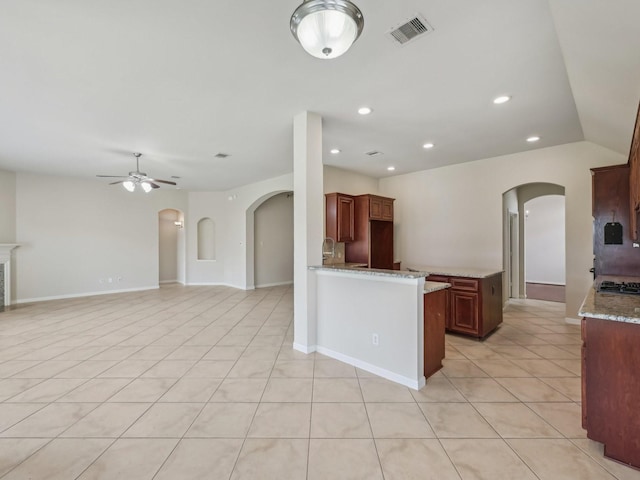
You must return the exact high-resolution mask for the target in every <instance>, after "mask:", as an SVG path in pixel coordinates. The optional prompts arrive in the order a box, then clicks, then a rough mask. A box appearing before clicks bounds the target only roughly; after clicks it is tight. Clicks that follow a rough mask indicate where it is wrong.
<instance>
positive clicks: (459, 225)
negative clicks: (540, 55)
mask: <svg viewBox="0 0 640 480" xmlns="http://www.w3.org/2000/svg"><path fill="white" fill-rule="evenodd" d="M625 161H626V159H625V158H624V157H623V156H622V155H620V154H618V153H615V152H612V151H611V150H608V149H605V148H602V147H599V146H597V145H595V144H592V143H589V142H577V143H572V144H567V145H561V146H557V147H550V148H544V149H538V150H532V151H528V152H522V153H518V154H514V155H505V156H501V157H495V158H490V159H485V160H478V161H475V162H471V163H465V164H459V165H453V166H450V167H443V168H438V169H433V170H425V171H422V172H417V173H413V174H407V175H400V176H396V177H391V178H385V179H381V180H380V193H381V194H382V195H386V196H390V197H394V198H396V199H397V200H396V203H395V206H396V208H395V218H396V219H395V244H396V248H397V250H396V257H397V258H400V259H402V262H403V265H406V266H408V267H410V266H411V264H416V265H435V266H461V267H464V266H468V267H481V268H495V269H502V268H503V265H502V252H503V246H502V241H503V225H502V218H503V210H502V208H503V207H502V201H503V198H502V194H503V193H504V192H506V191H508V190H510V189H511V188H513V187H516V186H518V185H523V184H527V183H534V182H543V183H555V184H558V185H561V186H564V187H565V194H566V239H567V249H566V275H567V276H566V281H567V310H566V314H567V317H572V318H577V311H578V309H579V307H580V305H581V303H582V300H583V298H584V296H585V295H586V293H587V290H588V288H589V287H590V285H591V283H592V277H591V274H590V273H589V268H591V266H592V257H593V255H592V251H593V248H592V217H591V172H590V171H589V169H590V168H591V167H597V166H604V165H612V164H618V163H624V162H625Z"/></svg>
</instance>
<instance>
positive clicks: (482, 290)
mask: <svg viewBox="0 0 640 480" xmlns="http://www.w3.org/2000/svg"><path fill="white" fill-rule="evenodd" d="M427 280H430V281H434V282H446V283H450V284H451V288H450V289H448V291H447V293H448V297H449V298H448V308H447V311H446V319H445V326H446V329H447V330H448V331H450V332H454V333H462V334H465V335H471V336H474V337H478V338H484V337H485V336H487V335H488V334H489V333H491V332H492V331H493V330H495V329H496V327H497V326H498V325H500V324H501V323H502V273H497V274H495V275H491V276H488V277H484V278H469V277H451V276H446V275H429V276H428V277H427Z"/></svg>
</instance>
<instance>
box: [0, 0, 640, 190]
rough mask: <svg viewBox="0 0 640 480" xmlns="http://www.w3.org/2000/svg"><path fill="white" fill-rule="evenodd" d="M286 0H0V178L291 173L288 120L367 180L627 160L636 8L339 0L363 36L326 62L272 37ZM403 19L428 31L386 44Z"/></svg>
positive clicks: (549, 2) (230, 183)
mask: <svg viewBox="0 0 640 480" xmlns="http://www.w3.org/2000/svg"><path fill="white" fill-rule="evenodd" d="M300 1H301V0H274V1H272V2H266V1H264V0H260V1H258V0H248V1H246V2H240V1H232V0H189V1H188V2H185V1H178V0H94V1H87V0H56V1H55V2H52V1H47V0H2V1H1V2H0V11H1V15H0V168H2V169H7V170H13V171H27V172H38V173H44V174H53V175H67V176H78V177H84V178H92V179H95V175H96V174H107V175H122V174H125V173H127V172H128V171H129V170H132V169H133V167H134V166H135V162H134V158H133V156H132V155H131V153H132V152H135V151H140V152H142V153H143V154H144V156H143V157H142V159H141V169H142V170H143V171H146V172H147V173H149V174H150V175H152V176H154V177H156V178H167V179H168V178H169V177H170V176H172V175H177V176H180V177H182V178H181V179H180V180H178V182H179V186H180V187H181V188H184V189H188V190H206V191H215V190H225V189H230V188H233V187H236V186H239V185H243V184H247V183H251V182H254V181H257V180H261V179H265V178H269V177H274V176H277V175H281V174H284V173H287V172H290V171H291V169H292V163H293V162H292V150H293V149H292V124H293V117H294V116H295V115H296V114H297V113H300V112H302V111H304V110H309V111H314V112H317V113H319V114H321V115H322V116H323V118H324V145H323V149H324V154H323V156H324V163H326V164H331V165H335V166H340V167H342V168H346V169H350V170H355V171H359V172H362V173H366V174H368V175H372V176H374V177H382V176H387V175H390V173H389V172H387V170H386V167H387V166H388V165H394V166H395V167H396V171H395V172H394V174H399V173H407V172H411V171H417V170H424V169H428V168H434V167H438V166H442V165H448V164H454V163H460V162H466V161H471V160H477V159H481V158H487V157H493V156H496V155H501V154H508V153H514V152H519V151H523V150H527V149H532V148H541V147H548V146H551V145H558V144H563V143H567V142H574V141H578V140H582V139H585V138H586V139H587V140H591V141H594V142H596V143H599V144H601V145H603V146H606V147H608V148H611V149H613V150H616V151H618V152H620V153H624V154H626V153H628V148H629V142H630V138H631V132H632V127H633V122H634V119H635V113H636V110H637V105H638V100H639V98H640V55H638V52H639V51H640V48H639V47H640V23H639V22H638V21H637V19H638V18H640V2H638V1H637V0H608V1H605V0H583V1H579V2H578V1H575V0H518V1H514V0H490V1H484V2H479V1H477V0H448V1H442V0H413V1H411V0H394V1H388V0H355V2H356V4H357V5H358V6H359V7H360V9H361V10H362V12H363V14H364V18H365V27H364V32H363V34H362V36H361V37H360V39H359V40H358V41H357V42H356V43H355V45H354V46H353V47H352V49H351V50H350V51H348V52H347V53H346V54H345V55H344V56H342V57H340V58H338V59H335V60H329V61H325V60H318V59H315V58H313V57H311V56H309V55H307V54H306V53H305V52H304V51H303V50H302V48H301V47H300V46H299V45H298V44H297V43H296V42H295V40H294V39H293V37H292V35H291V33H290V32H289V18H290V16H291V13H292V12H293V10H294V9H295V8H296V7H297V6H298V4H299V3H300ZM416 13H420V14H422V15H423V16H424V17H425V18H426V19H427V21H429V23H430V24H431V25H432V26H433V27H434V29H435V30H434V32H433V33H430V34H428V35H425V36H424V37H423V38H421V39H419V40H417V41H415V42H412V43H410V44H408V45H405V46H404V47H400V46H397V45H394V44H393V43H392V42H391V41H390V40H389V39H388V38H387V37H386V36H385V33H386V32H387V31H388V30H389V29H390V28H391V27H393V26H396V25H397V24H399V23H402V22H404V21H405V20H407V19H408V18H410V17H411V16H413V15H414V14H416ZM499 94H508V95H512V96H513V100H512V101H511V102H509V103H507V104H505V105H502V106H496V105H493V104H492V99H493V98H494V97H495V96H497V95H499ZM574 99H575V100H574ZM362 105H368V106H370V107H372V108H373V109H374V112H373V114H371V115H369V116H367V117H363V116H359V115H358V114H357V113H356V110H357V108H358V107H360V106H362ZM533 134H537V135H540V136H541V137H542V140H541V141H540V142H538V143H537V144H533V145H532V144H527V143H526V142H525V138H526V137H527V136H529V135H533ZM427 141H431V142H433V143H435V144H436V147H435V148H433V149H432V150H428V151H427V150H424V149H423V148H422V144H423V143H425V142H427ZM334 147H337V148H340V149H341V150H342V152H341V153H340V154H339V155H331V154H330V153H329V149H330V148H334ZM370 150H379V151H382V152H383V153H384V154H383V155H381V156H378V157H375V158H372V157H368V156H366V155H364V152H367V151H370ZM218 152H224V153H228V154H230V155H231V156H230V157H229V158H227V159H216V158H214V155H215V154H216V153H218ZM95 181H96V182H97V181H101V182H103V183H107V181H105V180H104V179H103V180H97V179H95Z"/></svg>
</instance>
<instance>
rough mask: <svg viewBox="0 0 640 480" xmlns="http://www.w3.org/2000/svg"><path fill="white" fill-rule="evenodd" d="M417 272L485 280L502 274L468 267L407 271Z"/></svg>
mask: <svg viewBox="0 0 640 480" xmlns="http://www.w3.org/2000/svg"><path fill="white" fill-rule="evenodd" d="M414 269H415V270H419V271H421V272H429V275H446V276H450V277H468V278H487V277H491V276H493V275H497V274H499V273H502V272H503V270H492V269H488V268H470V267H429V266H426V267H425V266H422V265H419V266H417V267H413V266H412V267H411V268H410V269H409V270H411V271H413V270H414Z"/></svg>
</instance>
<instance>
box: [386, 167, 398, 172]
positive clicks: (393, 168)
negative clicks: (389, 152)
mask: <svg viewBox="0 0 640 480" xmlns="http://www.w3.org/2000/svg"><path fill="white" fill-rule="evenodd" d="M395 169H396V167H387V170H389V171H390V172H393V171H394V170H395Z"/></svg>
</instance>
